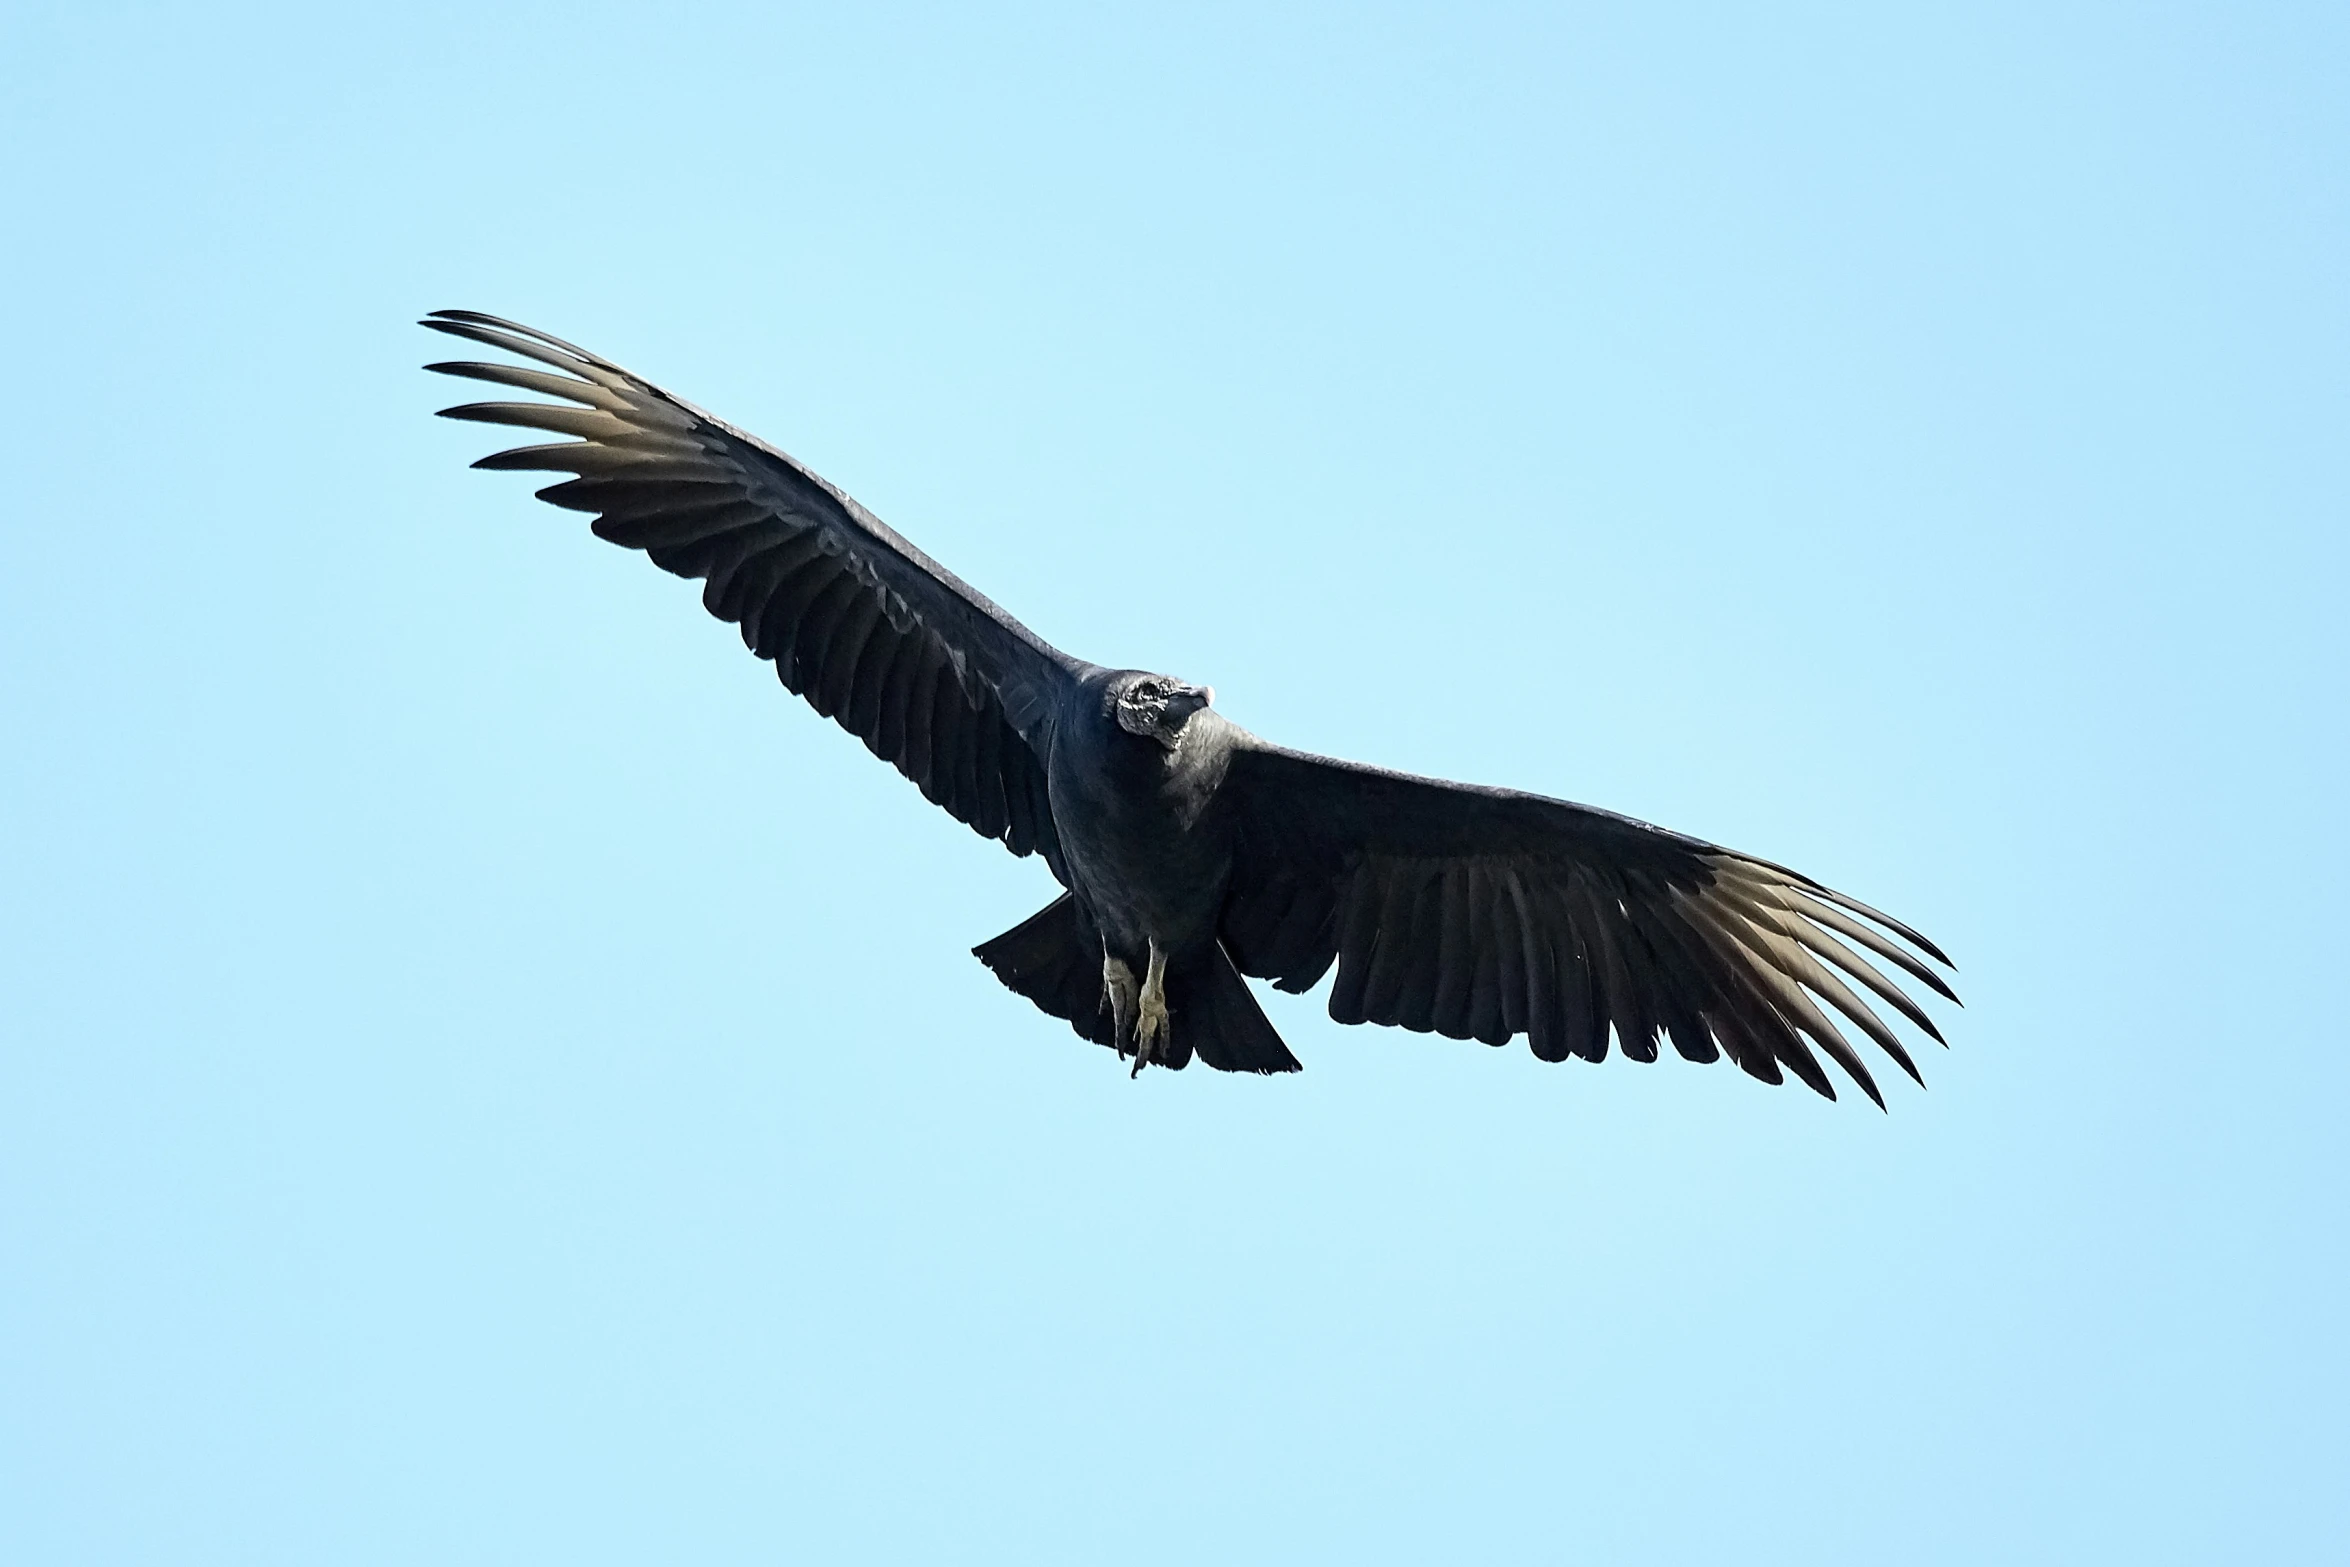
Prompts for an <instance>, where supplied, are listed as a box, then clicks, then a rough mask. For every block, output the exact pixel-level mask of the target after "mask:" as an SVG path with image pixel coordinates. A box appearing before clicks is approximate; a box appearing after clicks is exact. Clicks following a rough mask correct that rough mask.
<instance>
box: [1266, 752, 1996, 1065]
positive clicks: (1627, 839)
mask: <svg viewBox="0 0 2350 1567" xmlns="http://www.w3.org/2000/svg"><path fill="white" fill-rule="evenodd" d="M1223 802H1224V804H1225V807H1226V808H1227V809H1229V810H1230V811H1232V813H1233V817H1232V819H1233V822H1234V824H1235V830H1236V836H1237V842H1238V847H1237V851H1236V854H1235V858H1234V868H1233V876H1232V882H1231V887H1230V891H1229V893H1228V894H1227V898H1226V902H1225V906H1224V911H1223V919H1222V927H1221V931H1222V935H1223V939H1224V945H1225V949H1226V950H1227V951H1229V952H1230V953H1231V954H1232V957H1233V959H1234V961H1235V962H1236V963H1237V964H1238V965H1239V966H1240V968H1241V971H1242V972H1244V973H1247V974H1252V975H1256V976H1258V977H1260V978H1264V979H1270V980H1272V981H1273V982H1274V983H1275V984H1276V986H1278V987H1279V988H1280V989H1283V990H1289V991H1303V990H1307V989H1310V988H1312V986H1313V985H1314V984H1315V982H1317V981H1318V980H1320V979H1321V978H1322V976H1323V975H1324V974H1325V973H1327V972H1328V971H1329V969H1330V966H1331V965H1332V964H1333V963H1336V964H1337V966H1338V977H1337V979H1336V980H1335V981H1334V982H1333V983H1332V985H1331V990H1330V1015H1331V1016H1332V1017H1333V1018H1335V1019H1337V1020H1338V1021H1339V1022H1341V1023H1362V1022H1372V1023H1391V1024H1396V1025H1399V1026H1401V1027H1404V1028H1410V1029H1416V1030H1419V1031H1421V1032H1424V1033H1439V1034H1446V1035H1450V1036H1451V1037H1453V1038H1455V1039H1480V1040H1483V1041H1485V1042H1486V1043H1488V1044H1494V1045H1499V1044H1504V1043H1506V1042H1508V1041H1509V1040H1510V1039H1512V1038H1514V1037H1516V1036H1517V1035H1520V1034H1523V1035H1525V1036H1526V1039H1527V1042H1528V1043H1529V1044H1530V1045H1531V1046H1532V1048H1533V1051H1534V1053H1535V1054H1536V1055H1538V1056H1540V1057H1541V1058H1542V1059H1544V1060H1546V1061H1563V1060H1565V1059H1567V1058H1568V1057H1569V1056H1579V1057H1581V1058H1583V1059H1584V1060H1588V1061H1598V1060H1602V1059H1604V1058H1605V1057H1606V1055H1607V1050H1608V1036H1609V1034H1610V1031H1611V1030H1612V1031H1613V1033H1614V1036H1615V1039H1616V1042H1617V1044H1618V1045H1619V1046H1620V1047H1621V1048H1622V1050H1623V1052H1624V1054H1626V1055H1628V1056H1631V1057H1632V1058H1633V1059H1635V1060H1640V1061H1653V1060H1655V1059H1656V1056H1657V1046H1658V1040H1659V1038H1660V1036H1661V1037H1662V1038H1664V1039H1668V1040H1670V1041H1671V1042H1672V1045H1673V1048H1674V1049H1675V1050H1676V1051H1678V1052H1679V1053H1680V1054H1681V1055H1683V1056H1684V1057H1687V1058H1688V1059H1690V1060H1692V1061H1711V1060H1714V1059H1715V1058H1716V1057H1717V1056H1721V1055H1727V1056H1728V1057H1729V1058H1730V1059H1731V1060H1732V1061H1734V1062H1736V1063H1737V1064H1738V1065H1739V1066H1740V1067H1741V1068H1743V1069H1744V1070H1745V1071H1747V1072H1748V1073H1750V1074H1752V1075H1753V1076H1755V1077H1759V1078H1761V1079H1763V1080H1764V1081H1765V1082H1771V1083H1776V1082H1779V1081H1781V1080H1782V1077H1783V1075H1784V1074H1787V1073H1792V1074H1793V1075H1794V1076H1796V1077H1797V1078H1799V1079H1801V1080H1802V1081H1803V1082H1804V1083H1806V1084H1807V1085H1809V1086H1810V1087H1811V1088H1813V1089H1815V1090H1817V1091H1818V1092H1819V1093H1822V1094H1825V1095H1826V1096H1828V1097H1829V1098H1831V1099H1833V1098H1834V1097H1835V1096H1836V1091H1835V1087H1834V1085H1833V1084H1832V1083H1831V1082H1830V1081H1829V1078H1828V1074H1827V1072H1826V1070H1825V1069H1824V1068H1823V1067H1822V1066H1821V1065H1820V1062H1819V1059H1818V1057H1817V1056H1815V1055H1814V1054H1813V1052H1812V1048H1811V1047H1812V1046H1815V1045H1816V1046H1817V1047H1818V1048H1819V1049H1820V1050H1821V1051H1824V1052H1825V1053H1826V1054H1827V1055H1828V1057H1829V1058H1830V1059H1831V1060H1833V1061H1834V1062H1835V1063H1836V1064H1837V1065H1838V1066H1839V1067H1840V1068H1842V1069H1843V1071H1844V1072H1845V1073H1846V1075H1848V1076H1849V1077H1851V1079H1852V1080H1853V1081H1854V1082H1856V1083H1858V1084H1859V1085H1860V1088H1861V1091H1862V1092H1864V1093H1866V1094H1867V1095H1868V1096H1869V1097H1870V1098H1871V1099H1872V1100H1874V1101H1876V1103H1877V1104H1878V1105H1879V1106H1880V1107H1881V1106H1882V1105H1883V1104H1884V1102H1885V1101H1884V1096H1883V1095H1882V1094H1880V1093H1879V1092H1878V1089H1877V1085H1876V1081H1875V1079H1874V1078H1873V1077H1872V1076H1871V1075H1870V1073H1869V1069H1868V1066H1867V1064H1866V1063H1865V1062H1864V1061H1863V1060H1862V1058H1861V1056H1860V1053H1859V1052H1858V1051H1857V1050H1855V1049H1854V1048H1853V1046H1852V1044H1851V1042H1850V1040H1849V1039H1848V1038H1847V1037H1846V1035H1845V1033H1844V1032H1843V1030H1842V1029H1841V1028H1839V1026H1838V1025H1837V1023H1836V1021H1835V1020H1834V1019H1833V1018H1831V1017H1830V1016H1829V1013H1830V1012H1834V1013H1837V1014H1839V1015H1841V1016H1842V1017H1843V1018H1844V1020H1845V1021H1846V1023H1847V1024H1848V1025H1849V1026H1850V1027H1851V1028H1853V1029H1855V1030H1857V1031H1858V1032H1859V1033H1861V1034H1862V1035H1865V1036H1866V1037H1867V1038H1868V1039H1869V1040H1870V1041H1872V1042H1873V1043H1874V1044H1875V1045H1876V1046H1877V1047H1878V1048H1879V1049H1881V1050H1883V1051H1884V1052H1885V1053H1886V1054H1887V1055H1889V1056H1890V1057H1892V1059H1893V1060H1894V1062H1895V1063H1896V1064H1897V1065H1899V1066H1900V1067H1901V1069H1902V1070H1903V1071H1905V1072H1907V1073H1908V1074H1909V1075H1910V1076H1911V1077H1913V1078H1916V1077H1917V1076H1918V1070H1917V1065H1916V1063H1915V1062H1914V1061H1912V1060H1911V1058H1910V1055H1909V1052H1908V1050H1907V1049H1905V1048H1904V1047H1903V1045H1902V1043H1901V1040H1900V1038H1899V1037H1898V1036H1897V1035H1895V1033H1894V1032H1893V1030H1892V1029H1891V1028H1890V1027H1888V1026H1887V1025H1886V1023H1885V1022H1884V1020H1883V1019H1882V1018H1881V1017H1880V1016H1879V1015H1878V1014H1877V1012H1876V1011H1875V1010H1874V1009H1873V1008H1872V1006H1871V1005H1870V1003H1869V1002H1868V1001H1866V1000H1864V999H1862V997H1861V996H1860V995H1859V994H1857V993H1856V992H1855V990H1854V988H1853V986H1854V985H1857V986H1858V987H1859V988H1860V990H1863V991H1866V992H1868V993H1869V995H1870V996H1873V997H1874V998H1875V999H1876V1001H1877V1002H1879V1003H1881V1004H1882V1005H1884V1006H1885V1007H1887V1008H1890V1009H1891V1010H1892V1011H1894V1012H1896V1013H1898V1014H1899V1015H1900V1016H1902V1017H1903V1018H1905V1019H1907V1020H1908V1021H1909V1022H1910V1023H1912V1024H1914V1025H1915V1026H1916V1027H1918V1028H1919V1029H1920V1030H1922V1031H1923V1032H1924V1033H1925V1034H1926V1035H1927V1036H1928V1037H1929V1038H1931V1039H1934V1040H1935V1041H1937V1042H1939V1041H1940V1040H1941V1038H1942V1035H1941V1033H1940V1031H1939V1030H1938V1029H1936V1028H1935V1026H1934V1023H1933V1021H1932V1019H1930V1018H1929V1017H1927V1015H1926V1013H1925V1011H1924V1010H1923V1009H1922V1008H1920V1007H1919V1006H1918V1004H1917V1003H1916V1002H1915V1001H1913V1000H1911V999H1910V997H1909V996H1908V995H1906V994H1905V993H1903V991H1902V990H1901V989H1900V987H1899V986H1897V985H1896V984H1894V983H1893V981H1891V980H1890V979H1888V978H1887V977H1886V976H1885V974H1884V972H1883V971H1882V970H1881V969H1880V968H1878V967H1877V965H1876V964H1875V963H1872V962H1871V961H1870V960H1869V957H1864V956H1863V955H1862V953H1863V952H1864V951H1865V952H1866V953H1868V954H1870V955H1872V956H1873V957H1875V958H1876V959H1878V960H1881V961H1882V962H1883V963H1884V964H1886V965H1889V966H1890V967H1892V968H1894V969H1897V970H1899V971H1900V972H1901V973H1903V974H1905V975H1907V976H1908V977H1909V978H1910V979H1912V980H1915V981H1916V982H1917V983H1918V984H1920V985H1923V986H1924V987H1926V988H1927V989H1928V990H1931V991H1933V992H1934V993H1936V994H1937V995H1940V996H1943V997H1945V998H1947V999H1949V1000H1952V1001H1955V1000H1957V999H1958V998H1957V997H1956V996H1955V995H1953V994H1952V992H1951V990H1950V987H1949V986H1948V985H1947V984H1946V983H1945V982H1944V981H1943V980H1942V978H1941V977H1940V976H1939V975H1938V974H1936V973H1935V971H1934V970H1933V968H1931V967H1929V966H1928V961H1927V960H1929V959H1930V960H1931V961H1932V962H1934V963H1939V964H1942V965H1944V966H1947V965H1948V963H1949V960H1948V959H1947V958H1945V957H1944V956H1943V955H1942V953H1941V951H1940V950H1939V949H1938V948H1936V947H1935V946H1934V944H1933V943H1932V942H1929V941H1928V940H1926V938H1925V937H1923V936H1921V935H1919V934H1918V933H1917V932H1916V931H1914V930H1911V929H1910V928H1909V927H1908V926H1906V925H1903V924H1901V923H1900V922H1898V921H1896V920H1893V919H1890V918H1888V917H1887V916H1885V915H1883V914H1880V913H1878V912H1877V911H1876V910H1874V909H1872V908H1869V907H1868V906H1867V905H1865V904H1862V903H1858V902H1855V901H1854V900H1852V899H1850V898H1847V897H1845V896H1844V895H1843V894H1841V893H1837V892H1832V891H1830V890H1829V889H1827V888H1826V887H1823V886H1821V885H1820V884H1819V883H1817V882H1814V881H1812V880H1811V879H1810V878H1808V877H1805V876H1801V875H1798V874H1797V873H1796V872H1794V871H1791V870H1788V869H1786V868H1785V867H1783V866H1778V865H1773V864H1771V863H1770V862H1768V861H1766V860H1757V859H1753V858H1750V857H1748V856H1746V855H1743V854H1738V853H1734V852H1733V851H1731V850H1728V849H1722V848H1717V847H1716V846H1714V845H1712V844H1709V843H1704V842H1701V841H1699V840H1697V839H1694V838H1685V837H1682V836H1681V835H1680V834H1678V833H1670V832H1665V831H1663V830H1662V829H1659V828H1655V827H1650V826H1648V825H1647V824H1645V823H1643V822H1636V821H1633V820H1631V819H1630V818H1628V817H1622V816H1616V815H1613V814H1611V813H1609V812H1606V811H1599V810H1594V809H1591V808H1590V807H1588V806H1581V805H1572V804H1569V803H1567V802H1566V801H1563V800H1551V799H1545V798H1543V797H1541V796H1539V795H1530V794H1519V793H1515V792H1513V791H1509V790H1503V789H1482V788H1475V787H1471V786H1469V785H1464V784H1451V783H1442V782H1438V781H1436V780H1434V779H1427V778H1414V777H1410V776H1408V775H1406V774H1402V773H1391V772H1385V771H1382V770H1380V769H1378V768H1372V767H1362V766H1358V765H1356V764H1353V763H1349V762H1338V761H1331V760H1328V759H1326V758H1322V757H1316V756H1308V755H1305V754H1304V753H1302V752H1297V751H1289V750H1284V749H1281V748H1279V747H1275V746H1269V745H1265V744H1264V743H1262V742H1257V741H1253V740H1252V742H1251V744H1249V745H1248V746H1245V747H1243V748H1242V749H1241V750H1239V751H1238V752H1236V753H1235V755H1234V757H1233V760H1232V766H1231V770H1230V772H1229V773H1228V774H1227V775H1226V779H1225V784H1224V792H1223ZM1847 981H1850V982H1851V983H1847ZM1823 1004H1824V1007H1823ZM1920 1081H1922V1079H1920Z"/></svg>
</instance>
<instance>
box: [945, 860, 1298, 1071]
mask: <svg viewBox="0 0 2350 1567" xmlns="http://www.w3.org/2000/svg"><path fill="white" fill-rule="evenodd" d="M971 952H972V955H973V956H975V957H977V958H978V959H979V961H980V962H982V963H984V964H986V965H987V966H988V969H989V970H990V971H991V972H992V973H994V975H995V977H996V978H998V979H1000V980H1002V981H1003V982H1004V984H1005V986H1006V987H1008V988H1009V989H1011V990H1013V991H1015V992H1016V993H1018V994H1020V995H1023V996H1026V997H1027V998H1028V999H1029V1000H1031V1001H1033V1002H1035V1003H1036V1004H1037V1006H1039V1007H1040V1008H1042V1009H1043V1010H1044V1011H1046V1012H1048V1013H1050V1014H1052V1015H1053V1016H1054V1017H1057V1018H1063V1019H1065V1020H1067V1022H1068V1024H1069V1026H1070V1027H1071V1028H1073V1029H1075V1030H1076V1031H1077V1033H1078V1035H1079V1036H1080V1037H1081V1038H1085V1039H1090V1040H1092V1041H1093V1042H1094V1043H1095V1044H1097V1045H1110V1046H1113V1047H1114V1046H1115V1045H1116V1044H1117V1043H1118V1038H1117V1034H1116V1031H1115V1028H1114V1025H1113V1023H1112V1021H1111V1016H1110V1007H1109V1004H1108V1002H1107V999H1106V998H1105V997H1104V996H1103V994H1102V943H1101V937H1100V935H1099V934H1098V933H1097V932H1096V931H1095V929H1094V926H1093V922H1092V921H1091V920H1089V919H1087V918H1086V917H1085V911H1084V910H1083V909H1081V908H1079V907H1078V905H1077V900H1076V899H1075V898H1072V897H1069V896H1067V895H1066V894H1064V895H1063V896H1062V897H1060V898H1059V899H1058V900H1056V901H1055V902H1053V903H1052V904H1050V905H1048V906H1047V907H1046V908H1044V909H1042V910H1040V911H1038V912H1037V913H1035V914H1033V915H1031V916H1029V917H1028V918H1027V919H1025V920H1023V921H1021V922H1020V923H1019V924H1018V925H1015V926H1013V927H1012V928H1011V929H1010V930H1007V931H1005V932H1004V933H1003V934H1002V935H1000V936H998V937H996V938H995V939H994V940H993V941H986V942H982V943H980V944H979V945H978V946H976V947H973V948H972V949H971ZM1166 986H1167V1013H1168V1016H1169V1019H1170V1021H1171V1023H1172V1025H1173V1027H1172V1034H1173V1039H1172V1048H1171V1049H1169V1050H1168V1052H1167V1054H1166V1055H1165V1057H1164V1058H1163V1059H1154V1061H1153V1064H1154V1065H1159V1066H1166V1067H1171V1068H1174V1069H1175V1070H1178V1071H1180V1070H1181V1069H1182V1068H1183V1067H1184V1066H1185V1065H1186V1064H1187V1063H1188V1062H1189V1061H1190V1060H1191V1058H1192V1056H1193V1055H1195V1054H1196V1055H1197V1056H1198V1057H1199V1058H1200V1059H1201V1060H1202V1061H1205V1062H1206V1063H1207V1064H1208V1065H1210V1066H1212V1067H1214V1068H1215V1069H1216V1070H1217V1071H1219V1072H1265V1073H1271V1072H1295V1071H1297V1070H1299V1066H1298V1059H1297V1057H1295V1056H1293V1055H1291V1054H1290V1053H1289V1047H1288V1046H1287V1045H1286V1044H1283V1043H1282V1040H1281V1036H1280V1035H1279V1034H1277V1033H1275V1032H1274V1031H1273V1025H1272V1023H1271V1022H1270V1021H1268V1020H1267V1018H1266V1017H1265V1012H1264V1009H1263V1008H1262V1007H1260V1006H1258V1005H1257V998H1256V997H1255V996H1253V995H1251V994H1250V993H1249V988H1248V981H1246V980H1244V979H1242V978H1241V977H1240V971H1239V970H1238V969H1236V968H1234V967H1233V966H1232V960H1231V959H1230V958H1229V957H1226V956H1225V954H1224V949H1223V947H1222V946H1220V945H1212V946H1210V947H1209V948H1208V950H1207V951H1206V953H1204V954H1203V955H1201V956H1199V957H1196V958H1193V959H1191V960H1190V961H1188V962H1186V963H1184V964H1182V965H1181V966H1179V967H1172V968H1170V969H1169V970H1168V971H1167V976H1166Z"/></svg>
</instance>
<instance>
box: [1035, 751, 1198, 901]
mask: <svg viewBox="0 0 2350 1567" xmlns="http://www.w3.org/2000/svg"><path fill="white" fill-rule="evenodd" d="M1210 763H1211V759H1209V758H1206V757H1204V756H1199V755H1193V756H1186V755H1185V754H1183V753H1182V752H1181V751H1177V752H1167V751H1164V750H1162V749H1160V748H1159V747H1157V746H1155V745H1154V746H1152V747H1150V749H1149V750H1148V751H1145V750H1143V749H1142V747H1140V746H1136V745H1131V744H1124V743H1116V742H1113V743H1111V744H1108V745H1096V746H1088V745H1083V744H1079V745H1072V746H1067V747H1060V746H1056V747H1055V749H1054V754H1053V763H1052V766H1051V769H1050V771H1049V773H1048V775H1047V783H1048V785H1049V788H1050V791H1051V796H1052V806H1053V825H1054V828H1055V830H1056V831H1057V832H1058V833H1059V835H1060V840H1061V848H1062V851H1063V855H1064V858H1065V859H1066V861H1067V864H1068V868H1069V873H1070V880H1071V888H1070V890H1071V891H1073V892H1075V893H1076V894H1077V896H1078V898H1079V899H1080V900H1081V901H1082V902H1084V903H1085V904H1086V906H1087V907H1088V908H1089V909H1090V910H1091V911H1092V913H1093V916H1094V918H1095V921H1096V922H1097V923H1098V924H1099V925H1100V926H1101V928H1102V931H1103V934H1104V935H1105V936H1108V937H1110V938H1111V939H1112V941H1113V943H1115V944H1117V945H1120V946H1125V945H1134V946H1137V947H1139V945H1140V944H1141V943H1142V942H1144V941H1146V940H1148V941H1156V942H1158V943H1159V944H1160V945H1162V946H1176V945H1181V944H1187V943H1189V942H1190V941H1192V940H1194V939H1199V938H1200V937H1202V935H1203V933H1206V932H1212V930H1213V928H1214V924H1215V917H1216V910H1217V907H1218V905H1219V904H1220V902H1221V900H1222V898H1223V894H1224V882H1225V878H1226V875H1227V872H1228V868H1229V865H1230V859H1231V856H1230V851H1229V847H1228V845H1227V844H1226V843H1225V842H1224V836H1225V835H1224V834H1223V832H1222V831H1221V830H1220V816H1219V813H1218V812H1216V811H1215V810H1214V809H1213V806H1214V796H1215V782H1216V776H1217V775H1219V774H1220V773H1221V769H1220V768H1214V769H1213V770H1212V771H1211V770H1210Z"/></svg>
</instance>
